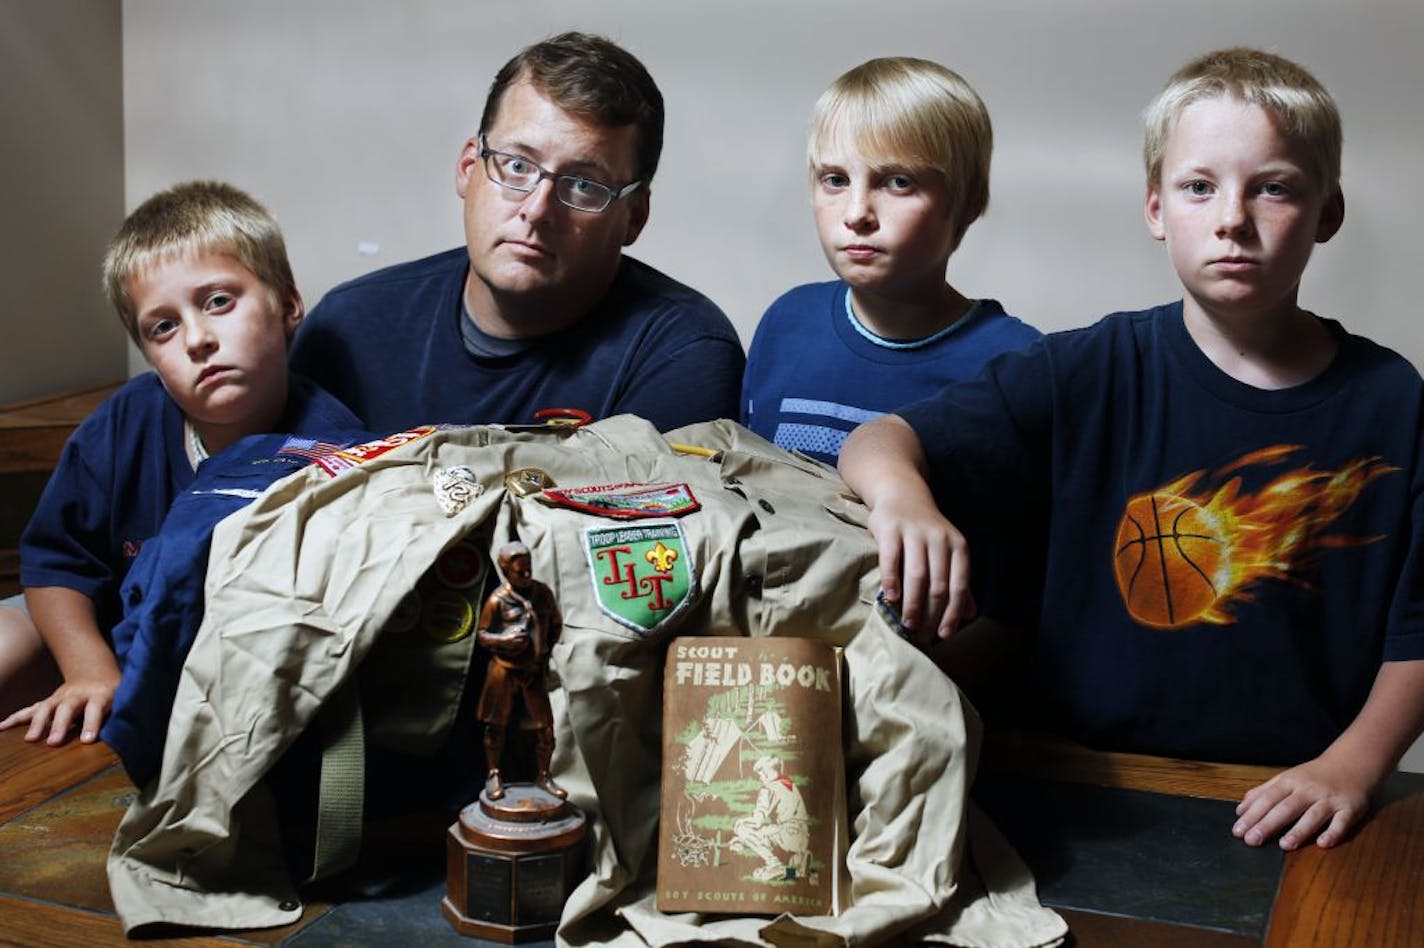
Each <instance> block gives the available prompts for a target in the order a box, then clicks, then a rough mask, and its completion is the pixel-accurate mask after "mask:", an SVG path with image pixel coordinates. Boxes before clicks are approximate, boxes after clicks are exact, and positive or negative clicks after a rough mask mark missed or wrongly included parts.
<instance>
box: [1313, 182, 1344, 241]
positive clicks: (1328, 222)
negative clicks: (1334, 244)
mask: <svg viewBox="0 0 1424 948" xmlns="http://www.w3.org/2000/svg"><path fill="white" fill-rule="evenodd" d="M1343 223H1345V192H1344V191H1341V190H1340V189H1339V188H1336V189H1335V191H1334V193H1332V194H1331V195H1330V197H1328V198H1326V199H1325V206H1324V207H1322V208H1321V209H1320V223H1318V224H1316V225H1315V242H1316V243H1317V244H1323V243H1325V242H1326V241H1327V240H1329V239H1330V238H1331V237H1334V236H1335V234H1336V233H1337V232H1338V231H1339V230H1340V225H1341V224H1343Z"/></svg>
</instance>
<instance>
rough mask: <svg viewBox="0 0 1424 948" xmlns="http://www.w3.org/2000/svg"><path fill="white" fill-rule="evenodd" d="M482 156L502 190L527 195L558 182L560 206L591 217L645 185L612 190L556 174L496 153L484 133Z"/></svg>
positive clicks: (520, 158)
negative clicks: (541, 184)
mask: <svg viewBox="0 0 1424 948" xmlns="http://www.w3.org/2000/svg"><path fill="white" fill-rule="evenodd" d="M480 157H481V158H483V159H484V162H485V174H487V175H489V179H490V180H491V181H493V182H494V183H495V184H497V185H499V186H500V187H502V188H509V189H510V190H511V191H523V192H525V193H526V194H527V193H528V192H530V191H533V190H534V189H535V188H537V187H538V186H539V182H540V181H543V180H544V179H545V178H549V179H551V180H552V181H553V182H554V195H555V196H556V197H557V198H558V199H559V203H560V204H564V205H567V206H568V207H571V208H573V209H574V210H576V211H583V212H585V213H587V214H598V213H600V212H602V211H606V210H608V205H610V204H612V203H613V202H614V201H620V200H622V199H623V198H625V197H627V196H628V195H630V194H632V193H633V192H634V191H636V190H638V188H639V187H641V186H642V184H643V182H641V181H634V182H632V183H631V184H625V185H623V187H621V188H610V187H609V186H608V185H606V184H600V183H599V182H597V181H594V180H593V179H592V178H585V177H582V176H580V175H576V174H554V173H553V172H552V171H545V170H544V169H543V168H541V167H539V166H538V165H536V164H535V163H534V162H532V161H530V160H529V159H528V158H525V157H523V156H522V155H511V154H509V153H508V152H503V151H495V150H494V149H493V148H490V147H489V145H488V144H487V143H486V141H485V135H484V132H481V133H480Z"/></svg>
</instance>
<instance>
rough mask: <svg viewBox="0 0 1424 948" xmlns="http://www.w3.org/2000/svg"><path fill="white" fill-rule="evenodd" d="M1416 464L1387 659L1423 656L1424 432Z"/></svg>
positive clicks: (1388, 631)
mask: <svg viewBox="0 0 1424 948" xmlns="http://www.w3.org/2000/svg"><path fill="white" fill-rule="evenodd" d="M1414 464H1415V469H1414V483H1413V484H1412V486H1411V490H1410V510H1409V511H1408V513H1409V522H1408V523H1407V524H1402V525H1401V529H1407V530H1408V531H1409V543H1408V546H1407V549H1406V552H1405V557H1404V563H1403V566H1402V568H1401V569H1400V571H1399V583H1398V585H1397V586H1396V588H1395V593H1394V601H1393V602H1392V603H1391V604H1390V610H1389V619H1388V622H1387V623H1386V625H1385V639H1384V654H1383V659H1384V660H1385V661H1387V662H1402V661H1413V660H1416V659H1424V432H1421V433H1420V443H1419V446H1418V447H1417V448H1416V449H1415V460H1414Z"/></svg>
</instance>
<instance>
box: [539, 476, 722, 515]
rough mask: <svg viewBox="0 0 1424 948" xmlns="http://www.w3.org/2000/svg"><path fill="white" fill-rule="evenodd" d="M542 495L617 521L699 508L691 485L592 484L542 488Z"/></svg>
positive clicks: (544, 497)
mask: <svg viewBox="0 0 1424 948" xmlns="http://www.w3.org/2000/svg"><path fill="white" fill-rule="evenodd" d="M542 497H543V499H544V500H547V501H548V502H549V503H552V504H555V505H557V506H560V507H571V508H573V509H574V510H582V511H584V512H585V513H592V514H598V515H599V516H602V517H613V518H615V519H617V520H645V519H649V518H652V517H680V516H682V515H683V514H685V513H692V511H694V510H699V509H701V507H702V505H701V504H700V503H698V502H697V498H696V497H694V496H693V495H692V488H691V487H688V486H687V485H686V484H596V485H591V486H588V487H559V488H552V489H551V488H546V489H545V490H544V493H543V495H542Z"/></svg>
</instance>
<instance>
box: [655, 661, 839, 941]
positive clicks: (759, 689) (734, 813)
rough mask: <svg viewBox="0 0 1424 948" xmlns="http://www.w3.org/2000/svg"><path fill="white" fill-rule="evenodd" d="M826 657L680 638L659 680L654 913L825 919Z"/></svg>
mask: <svg viewBox="0 0 1424 948" xmlns="http://www.w3.org/2000/svg"><path fill="white" fill-rule="evenodd" d="M841 747H842V745H841V654H840V649H838V648H836V647H834V646H831V645H827V644H826V643H824V642H818V641H816V640H814V639H799V638H789V637H785V638H783V637H771V638H744V637H741V636H736V637H710V636H687V637H682V638H677V639H674V640H673V641H672V644H671V645H670V646H669V648H668V657H667V667H666V669H665V671H664V694H663V765H662V821H661V826H660V829H659V840H658V894H657V905H658V909H659V910H660V911H664V912H688V911H692V912H730V913H736V914H743V915H770V914H779V913H781V912H788V913H792V914H796V915H834V914H836V913H837V912H838V911H839V910H840V908H841V904H840V902H841V876H842V867H843V866H844V864H845V849H846V834H847V816H846V799H845V757H844V754H843V753H842V750H841Z"/></svg>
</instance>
